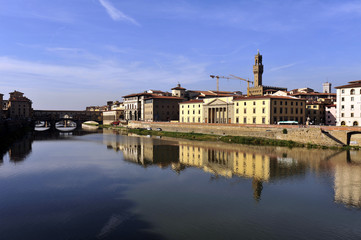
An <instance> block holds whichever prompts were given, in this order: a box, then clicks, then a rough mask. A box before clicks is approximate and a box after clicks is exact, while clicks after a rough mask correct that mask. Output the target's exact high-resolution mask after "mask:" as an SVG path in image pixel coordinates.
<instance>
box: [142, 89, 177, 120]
mask: <svg viewBox="0 0 361 240" xmlns="http://www.w3.org/2000/svg"><path fill="white" fill-rule="evenodd" d="M183 100H184V99H183V98H182V97H172V96H157V95H156V96H150V97H147V98H146V99H144V121H171V120H176V121H178V120H179V106H178V104H179V103H180V102H182V101H183Z"/></svg>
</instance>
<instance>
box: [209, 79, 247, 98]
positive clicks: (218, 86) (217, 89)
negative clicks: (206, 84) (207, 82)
mask: <svg viewBox="0 0 361 240" xmlns="http://www.w3.org/2000/svg"><path fill="white" fill-rule="evenodd" d="M230 76H231V77H225V76H215V75H210V77H211V78H216V79H217V92H218V91H219V79H220V78H224V79H237V80H243V81H246V82H247V96H248V97H249V83H252V84H253V82H252V81H250V80H248V79H244V78H241V77H237V76H235V75H232V74H230Z"/></svg>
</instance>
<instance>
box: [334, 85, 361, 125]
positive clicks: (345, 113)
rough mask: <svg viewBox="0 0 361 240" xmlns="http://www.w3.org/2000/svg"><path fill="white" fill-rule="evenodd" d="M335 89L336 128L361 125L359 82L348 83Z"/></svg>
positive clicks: (360, 86)
mask: <svg viewBox="0 0 361 240" xmlns="http://www.w3.org/2000/svg"><path fill="white" fill-rule="evenodd" d="M335 88H336V89H337V103H336V106H337V110H336V112H337V116H336V125H337V126H360V125H361V80H359V81H352V82H349V84H347V85H343V86H338V87H335Z"/></svg>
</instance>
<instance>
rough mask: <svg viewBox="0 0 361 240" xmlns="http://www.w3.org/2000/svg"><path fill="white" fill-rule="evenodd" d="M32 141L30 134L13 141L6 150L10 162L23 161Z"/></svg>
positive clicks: (29, 150) (29, 151) (28, 152)
mask: <svg viewBox="0 0 361 240" xmlns="http://www.w3.org/2000/svg"><path fill="white" fill-rule="evenodd" d="M32 143H33V136H32V135H31V134H28V135H25V136H24V137H23V138H22V139H20V140H17V141H16V142H14V143H13V144H12V145H11V146H10V148H9V150H8V154H9V159H10V162H12V163H19V162H22V161H24V160H25V159H26V157H27V156H28V155H29V154H30V153H31V150H32V148H31V146H32Z"/></svg>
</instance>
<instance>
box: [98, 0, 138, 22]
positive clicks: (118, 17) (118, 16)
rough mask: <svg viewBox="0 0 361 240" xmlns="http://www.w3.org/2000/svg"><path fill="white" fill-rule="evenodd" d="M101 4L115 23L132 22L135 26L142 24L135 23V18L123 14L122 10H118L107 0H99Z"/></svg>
mask: <svg viewBox="0 0 361 240" xmlns="http://www.w3.org/2000/svg"><path fill="white" fill-rule="evenodd" d="M99 2H100V4H101V5H102V6H103V7H104V8H105V10H106V11H107V13H108V14H109V16H110V17H111V18H112V19H113V20H114V21H126V22H130V23H133V24H134V25H137V26H140V24H139V23H138V22H137V21H135V20H134V19H133V18H131V17H129V16H127V15H125V14H124V13H123V12H121V11H120V10H118V9H116V8H115V7H114V6H113V5H112V4H111V3H110V2H108V1H107V0H99Z"/></svg>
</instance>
